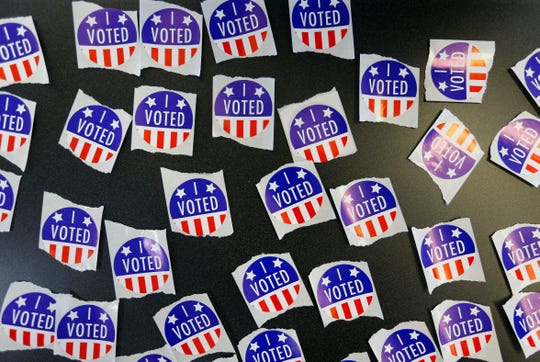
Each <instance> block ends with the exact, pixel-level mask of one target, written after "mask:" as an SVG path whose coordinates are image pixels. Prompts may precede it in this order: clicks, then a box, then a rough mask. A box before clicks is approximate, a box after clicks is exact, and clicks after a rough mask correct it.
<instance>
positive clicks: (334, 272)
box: [309, 261, 383, 327]
mask: <svg viewBox="0 0 540 362" xmlns="http://www.w3.org/2000/svg"><path fill="white" fill-rule="evenodd" d="M309 281H310V283H311V289H312V290H313V294H314V295H315V299H316V300H317V305H318V307H319V313H320V315H321V318H322V321H323V325H324V326H325V327H326V326H327V325H328V324H330V323H332V322H335V321H338V320H343V321H351V320H354V319H357V318H359V317H378V318H381V319H383V314H382V310H381V306H380V303H379V298H378V297H377V292H376V291H375V284H374V283H373V278H372V277H371V273H370V272H369V268H368V265H367V263H366V262H356V261H340V262H335V263H328V264H324V265H321V266H319V267H317V268H315V269H313V270H312V271H311V273H310V274H309Z"/></svg>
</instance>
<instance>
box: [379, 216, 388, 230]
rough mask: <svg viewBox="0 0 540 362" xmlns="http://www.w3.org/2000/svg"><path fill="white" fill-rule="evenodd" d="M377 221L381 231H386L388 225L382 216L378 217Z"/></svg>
mask: <svg viewBox="0 0 540 362" xmlns="http://www.w3.org/2000/svg"><path fill="white" fill-rule="evenodd" d="M377 220H378V221H379V225H381V229H382V231H383V232H385V231H386V230H388V224H387V223H386V218H385V217H384V215H380V216H378V217H377Z"/></svg>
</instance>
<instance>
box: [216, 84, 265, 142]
mask: <svg viewBox="0 0 540 362" xmlns="http://www.w3.org/2000/svg"><path fill="white" fill-rule="evenodd" d="M274 88H275V80H274V78H257V79H252V78H244V77H235V78H230V77H226V76H224V75H216V76H214V79H213V87H212V89H213V90H212V93H213V100H214V103H213V108H212V110H213V122H212V137H226V138H230V139H232V140H234V141H236V142H238V143H240V144H242V145H245V146H249V147H255V148H261V149H266V150H272V149H273V148H274Z"/></svg>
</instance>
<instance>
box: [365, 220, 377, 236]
mask: <svg viewBox="0 0 540 362" xmlns="http://www.w3.org/2000/svg"><path fill="white" fill-rule="evenodd" d="M366 227H367V229H368V232H369V236H376V235H377V231H375V227H374V226H373V221H371V220H368V221H366Z"/></svg>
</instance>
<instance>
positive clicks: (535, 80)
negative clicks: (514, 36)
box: [511, 48, 540, 107]
mask: <svg viewBox="0 0 540 362" xmlns="http://www.w3.org/2000/svg"><path fill="white" fill-rule="evenodd" d="M511 69H512V71H513V72H514V74H515V75H516V77H517V78H518V79H519V81H520V82H521V84H523V86H524V87H525V89H526V90H527V92H528V93H529V95H530V96H531V97H532V98H533V99H534V101H535V103H536V105H537V106H538V107H540V48H539V49H535V50H533V52H532V53H531V54H529V55H528V56H527V57H526V58H525V59H523V60H520V61H519V62H517V63H516V65H514V66H513V67H512V68H511Z"/></svg>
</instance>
